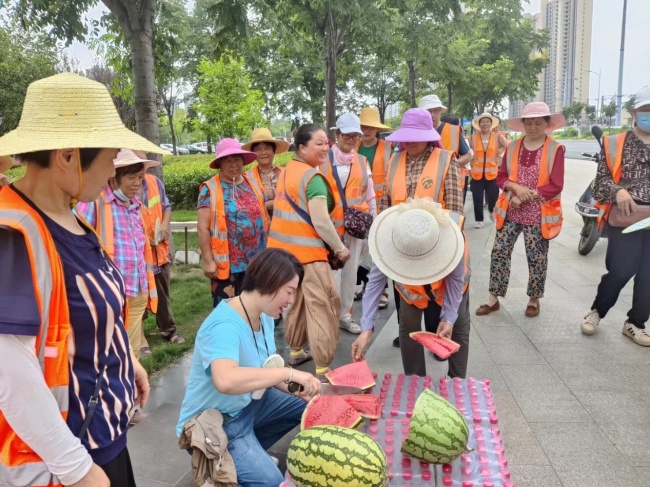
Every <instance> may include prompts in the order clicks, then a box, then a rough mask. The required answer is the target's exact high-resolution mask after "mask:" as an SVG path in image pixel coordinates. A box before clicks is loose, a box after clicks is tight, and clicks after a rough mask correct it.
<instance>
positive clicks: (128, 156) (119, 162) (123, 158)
mask: <svg viewBox="0 0 650 487" xmlns="http://www.w3.org/2000/svg"><path fill="white" fill-rule="evenodd" d="M113 164H114V165H115V169H118V168H120V167H126V166H132V165H133V164H144V170H145V171H146V170H147V169H149V168H150V167H156V166H160V162H158V161H153V160H151V159H143V158H141V157H138V155H137V154H136V153H135V152H133V151H132V150H131V149H122V150H120V151H119V152H118V153H117V157H116V158H115V159H113Z"/></svg>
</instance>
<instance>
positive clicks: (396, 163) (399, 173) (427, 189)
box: [386, 149, 452, 208]
mask: <svg viewBox="0 0 650 487" xmlns="http://www.w3.org/2000/svg"><path fill="white" fill-rule="evenodd" d="M451 158H452V153H451V152H448V151H445V150H440V149H434V150H433V152H432V153H431V155H430V156H429V160H428V161H427V163H426V164H425V165H424V169H423V170H422V174H420V176H419V178H418V183H417V186H416V188H415V194H414V195H413V196H417V197H418V198H425V197H429V198H431V199H433V201H435V202H436V203H440V204H441V205H442V207H443V208H444V207H445V201H444V199H445V176H446V175H447V170H448V169H449V164H450V163H451ZM387 182H388V185H387V188H386V190H387V191H388V194H389V195H390V200H391V204H392V205H397V204H399V203H404V202H406V200H407V199H408V194H407V187H406V153H405V152H401V153H400V152H396V153H395V154H393V157H391V159H390V162H389V163H388V181H387Z"/></svg>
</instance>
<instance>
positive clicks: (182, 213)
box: [172, 210, 196, 222]
mask: <svg viewBox="0 0 650 487" xmlns="http://www.w3.org/2000/svg"><path fill="white" fill-rule="evenodd" d="M172 221H173V222H195V221H196V210H173V211H172Z"/></svg>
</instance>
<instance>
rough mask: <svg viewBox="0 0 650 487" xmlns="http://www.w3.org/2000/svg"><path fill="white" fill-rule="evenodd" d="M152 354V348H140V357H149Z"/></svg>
mask: <svg viewBox="0 0 650 487" xmlns="http://www.w3.org/2000/svg"><path fill="white" fill-rule="evenodd" d="M150 355H151V348H149V347H141V348H140V358H143V357H149V356H150Z"/></svg>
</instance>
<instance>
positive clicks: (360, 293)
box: [354, 288, 366, 301]
mask: <svg viewBox="0 0 650 487" xmlns="http://www.w3.org/2000/svg"><path fill="white" fill-rule="evenodd" d="M364 292H366V290H365V288H364V289H362V290H361V291H357V292H355V293H354V300H355V301H359V300H361V298H363V293H364Z"/></svg>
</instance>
